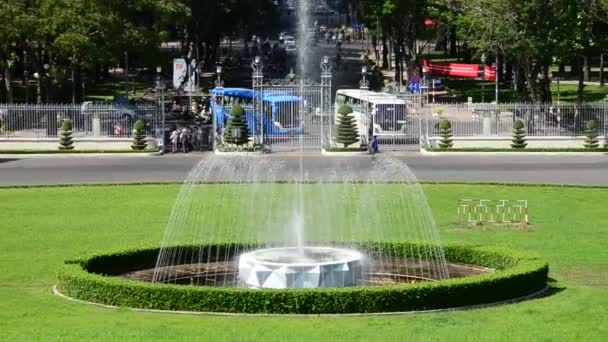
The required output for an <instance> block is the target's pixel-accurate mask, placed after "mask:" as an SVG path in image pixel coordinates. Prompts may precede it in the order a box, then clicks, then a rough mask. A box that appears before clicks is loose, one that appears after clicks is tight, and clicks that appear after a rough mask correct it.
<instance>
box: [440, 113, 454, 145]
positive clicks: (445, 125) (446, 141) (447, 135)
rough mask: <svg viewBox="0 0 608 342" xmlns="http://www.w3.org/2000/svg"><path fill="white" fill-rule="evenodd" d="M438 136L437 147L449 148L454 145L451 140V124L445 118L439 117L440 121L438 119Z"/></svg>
mask: <svg viewBox="0 0 608 342" xmlns="http://www.w3.org/2000/svg"><path fill="white" fill-rule="evenodd" d="M439 136H440V137H441V140H440V141H439V148H441V149H450V148H452V147H454V142H453V141H452V124H451V123H450V121H448V120H447V119H441V121H439Z"/></svg>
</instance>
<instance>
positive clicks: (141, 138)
mask: <svg viewBox="0 0 608 342" xmlns="http://www.w3.org/2000/svg"><path fill="white" fill-rule="evenodd" d="M147 146H148V144H147V143H146V123H145V122H144V120H137V121H136V122H135V126H134V127H133V144H132V145H131V148H132V149H133V150H135V151H143V150H145V149H146V147H147Z"/></svg>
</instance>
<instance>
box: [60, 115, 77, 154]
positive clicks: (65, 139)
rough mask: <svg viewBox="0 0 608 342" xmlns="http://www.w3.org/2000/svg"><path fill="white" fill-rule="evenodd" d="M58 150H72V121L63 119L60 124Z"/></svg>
mask: <svg viewBox="0 0 608 342" xmlns="http://www.w3.org/2000/svg"><path fill="white" fill-rule="evenodd" d="M59 149H60V150H62V151H67V150H73V149H74V140H73V139H72V120H69V119H65V120H63V123H62V124H61V131H60V132H59Z"/></svg>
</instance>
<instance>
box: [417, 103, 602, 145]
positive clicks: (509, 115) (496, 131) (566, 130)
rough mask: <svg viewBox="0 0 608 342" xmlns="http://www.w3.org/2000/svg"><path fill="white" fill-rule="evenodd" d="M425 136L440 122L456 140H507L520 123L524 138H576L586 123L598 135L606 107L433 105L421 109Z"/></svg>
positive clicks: (583, 105) (434, 131)
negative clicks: (593, 125)
mask: <svg viewBox="0 0 608 342" xmlns="http://www.w3.org/2000/svg"><path fill="white" fill-rule="evenodd" d="M423 112H424V116H425V118H426V125H425V134H426V135H427V136H435V135H437V134H438V123H439V121H440V120H441V119H442V118H445V119H447V120H449V121H450V123H451V125H452V133H453V135H454V136H458V137H472V136H511V135H512V134H513V125H514V123H515V122H516V121H517V120H521V121H522V122H523V123H524V126H525V130H526V133H527V135H528V136H534V137H576V136H582V135H584V134H585V131H586V125H587V123H588V122H589V121H591V120H593V121H595V122H596V125H597V129H598V133H599V134H600V135H606V133H608V103H606V102H597V103H586V104H565V105H564V104H562V105H560V106H557V105H555V104H527V103H509V104H499V105H496V104H473V103H465V104H433V105H429V106H427V107H425V108H424V109H423Z"/></svg>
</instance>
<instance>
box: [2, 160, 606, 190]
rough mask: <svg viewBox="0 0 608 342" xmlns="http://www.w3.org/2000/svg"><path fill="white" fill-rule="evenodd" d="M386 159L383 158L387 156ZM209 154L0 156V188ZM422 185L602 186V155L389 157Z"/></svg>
mask: <svg viewBox="0 0 608 342" xmlns="http://www.w3.org/2000/svg"><path fill="white" fill-rule="evenodd" d="M387 157H388V156H383V158H387ZM209 158H231V157H217V156H214V155H212V154H189V155H179V154H178V155H165V156H158V157H148V156H131V155H129V156H118V157H115V156H102V157H92V156H49V157H43V158H27V157H24V158H23V159H7V158H6V157H2V156H0V185H5V186H6V185H34V184H80V183H126V182H140V181H142V182H166V181H184V180H185V179H186V177H187V175H188V173H189V171H190V170H191V169H192V168H193V167H194V166H195V165H197V164H198V163H199V162H200V161H201V160H203V161H209V160H210V159H209ZM255 158H270V159H271V160H272V162H277V163H281V164H282V165H284V167H283V168H282V170H283V171H282V172H285V174H286V177H295V175H297V174H298V172H299V171H298V170H299V165H300V158H299V157H297V156H296V155H294V154H283V155H281V154H274V155H270V156H265V157H255ZM395 158H398V159H400V160H402V161H405V162H406V163H407V165H408V166H409V167H410V168H411V169H412V171H413V172H414V174H415V175H416V176H417V178H418V179H419V180H422V181H465V182H506V183H512V182H515V183H551V184H579V185H608V156H605V155H600V156H441V157H436V156H435V157H430V156H421V155H419V154H417V153H411V154H406V155H400V156H395ZM303 165H304V168H305V169H307V170H309V172H312V173H313V175H314V174H318V175H323V174H329V173H331V172H332V171H333V170H336V169H343V168H348V169H350V170H354V172H355V173H356V172H357V171H359V172H360V173H361V174H362V175H364V174H369V173H368V172H367V171H368V170H369V169H370V168H371V167H372V161H371V158H370V157H369V156H357V157H331V158H330V157H323V156H320V155H318V154H306V155H305V156H304V158H303Z"/></svg>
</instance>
